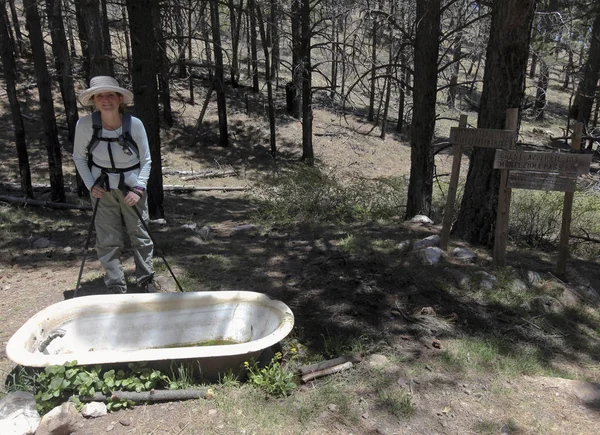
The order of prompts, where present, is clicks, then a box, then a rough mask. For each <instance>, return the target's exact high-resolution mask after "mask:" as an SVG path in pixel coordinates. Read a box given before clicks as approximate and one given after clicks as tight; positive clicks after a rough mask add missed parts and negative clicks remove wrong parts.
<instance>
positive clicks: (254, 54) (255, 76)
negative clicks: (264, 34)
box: [248, 0, 258, 92]
mask: <svg viewBox="0 0 600 435" xmlns="http://www.w3.org/2000/svg"><path fill="white" fill-rule="evenodd" d="M255 3H256V1H255V0H248V15H249V16H250V54H251V56H252V58H251V59H250V64H251V65H252V67H251V70H252V74H251V76H252V92H258V51H257V45H256V13H255V12H254V11H255V6H254V5H255Z"/></svg>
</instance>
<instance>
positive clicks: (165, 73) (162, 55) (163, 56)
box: [154, 6, 173, 128]
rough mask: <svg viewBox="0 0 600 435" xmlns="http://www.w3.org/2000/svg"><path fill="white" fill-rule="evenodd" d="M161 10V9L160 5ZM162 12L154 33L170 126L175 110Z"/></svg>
mask: <svg viewBox="0 0 600 435" xmlns="http://www.w3.org/2000/svg"><path fill="white" fill-rule="evenodd" d="M158 7H159V10H160V6H158ZM161 15H162V14H156V15H155V18H154V19H155V21H154V33H155V35H156V42H157V45H156V59H157V61H158V92H159V96H160V102H161V103H162V118H163V120H164V121H165V124H167V126H168V127H169V128H171V127H173V110H172V109H171V91H170V90H169V58H168V57H167V44H166V43H165V38H164V30H163V26H162V21H161V19H160V17H161Z"/></svg>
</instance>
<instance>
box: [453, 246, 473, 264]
mask: <svg viewBox="0 0 600 435" xmlns="http://www.w3.org/2000/svg"><path fill="white" fill-rule="evenodd" d="M452 255H454V256H455V257H456V258H458V259H459V260H463V261H471V260H474V259H476V258H477V254H476V253H475V252H473V251H471V250H470V249H467V248H454V249H453V250H452Z"/></svg>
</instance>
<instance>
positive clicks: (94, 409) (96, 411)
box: [81, 402, 108, 418]
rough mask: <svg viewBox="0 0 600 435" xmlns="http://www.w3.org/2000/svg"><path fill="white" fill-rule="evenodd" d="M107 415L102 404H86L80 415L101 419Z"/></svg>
mask: <svg viewBox="0 0 600 435" xmlns="http://www.w3.org/2000/svg"><path fill="white" fill-rule="evenodd" d="M107 413H108V411H107V409H106V405H105V404H104V402H90V403H86V404H85V406H84V407H83V409H82V410H81V415H83V416H84V417H87V418H96V417H102V416H104V415H106V414H107Z"/></svg>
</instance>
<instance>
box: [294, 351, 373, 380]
mask: <svg viewBox="0 0 600 435" xmlns="http://www.w3.org/2000/svg"><path fill="white" fill-rule="evenodd" d="M360 361H362V356H361V355H360V354H355V355H345V356H340V357H338V358H334V359H329V360H326V361H321V362H318V363H314V364H308V365H305V366H301V367H298V372H299V373H300V374H301V375H306V374H308V373H312V372H318V371H321V370H325V369H328V368H330V367H334V366H337V365H340V364H343V363H345V362H360Z"/></svg>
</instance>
